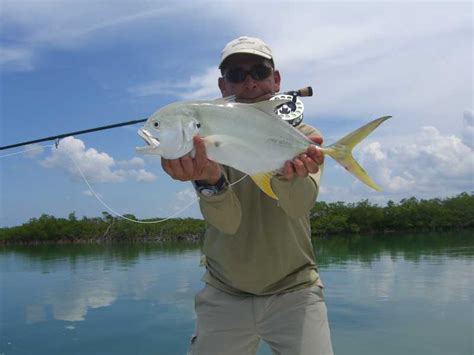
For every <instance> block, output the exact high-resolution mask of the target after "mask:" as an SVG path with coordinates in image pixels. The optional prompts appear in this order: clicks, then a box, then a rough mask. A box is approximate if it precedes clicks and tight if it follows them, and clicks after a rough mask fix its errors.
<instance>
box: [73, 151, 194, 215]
mask: <svg viewBox="0 0 474 355" xmlns="http://www.w3.org/2000/svg"><path fill="white" fill-rule="evenodd" d="M69 158H70V159H71V160H72V162H73V163H74V165H75V166H76V169H77V170H78V171H79V173H80V174H81V176H82V179H83V180H84V182H85V183H86V185H87V187H88V188H89V190H90V192H91V193H92V194H93V195H94V197H95V198H96V199H97V201H99V202H100V203H101V204H102V206H104V207H105V208H106V209H107V210H108V211H109V212H112V213H113V214H114V215H116V216H117V217H120V218H123V219H125V220H127V221H130V222H134V223H139V224H154V223H161V222H165V221H167V220H169V219H171V218H173V217H175V216H176V215H178V214H180V213H181V212H183V211H185V210H186V209H187V208H189V207H191V206H192V205H193V204H194V203H195V202H196V201H197V200H199V197H196V198H195V199H194V200H192V201H191V202H190V203H188V204H187V205H186V206H184V207H183V208H181V209H180V210H178V211H177V212H175V213H173V214H172V215H171V216H168V217H166V218H164V219H160V220H159V221H140V220H137V219H133V218H128V217H125V216H124V215H122V214H120V213H118V212H117V211H115V210H114V209H112V208H111V207H109V205H107V204H106V203H105V202H104V201H103V200H102V199H101V198H100V197H99V195H97V193H96V192H95V191H94V189H93V188H92V186H91V184H89V181H88V180H87V178H86V176H85V175H84V173H83V172H82V170H81V168H80V167H79V165H78V164H77V162H76V160H75V159H74V158H73V157H72V155H70V156H69Z"/></svg>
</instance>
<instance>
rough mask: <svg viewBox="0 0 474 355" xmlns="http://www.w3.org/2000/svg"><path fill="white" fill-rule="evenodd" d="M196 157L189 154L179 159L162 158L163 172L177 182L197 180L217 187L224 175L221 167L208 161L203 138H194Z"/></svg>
mask: <svg viewBox="0 0 474 355" xmlns="http://www.w3.org/2000/svg"><path fill="white" fill-rule="evenodd" d="M193 143H194V148H195V150H196V155H195V157H194V159H193V158H191V156H190V155H189V154H187V155H185V156H184V157H181V158H179V159H172V160H170V159H164V158H161V166H162V167H163V170H164V171H165V172H166V173H167V174H168V175H169V176H171V177H172V178H173V179H175V180H180V181H192V180H196V181H199V182H200V183H202V184H206V185H215V184H216V183H217V182H218V181H219V178H220V177H221V175H222V172H221V169H220V167H219V165H218V164H217V163H216V162H214V161H212V160H209V159H207V155H206V148H205V147H204V142H203V140H202V138H201V137H198V136H195V137H193Z"/></svg>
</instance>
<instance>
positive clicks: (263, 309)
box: [188, 285, 333, 355]
mask: <svg viewBox="0 0 474 355" xmlns="http://www.w3.org/2000/svg"><path fill="white" fill-rule="evenodd" d="M195 309H196V314H197V321H196V330H195V334H194V335H193V338H192V340H191V346H190V349H189V353H188V354H191V355H234V354H235V355H247V354H248V355H250V354H255V353H256V350H257V346H258V343H259V342H260V340H261V339H262V340H264V341H265V342H266V343H268V345H269V346H270V348H271V349H272V351H273V353H274V354H282V355H298V354H300V355H331V354H333V351H332V345H331V337H330V333H329V326H328V319H327V314H326V305H325V303H324V297H323V292H322V289H321V288H320V287H318V286H315V287H311V288H306V289H303V290H299V291H295V292H288V293H283V294H279V295H272V296H251V297H247V296H234V295H230V294H227V293H225V292H222V291H220V290H218V289H216V288H214V287H212V286H209V285H206V286H205V287H204V289H202V290H201V291H199V292H198V293H197V295H196V297H195Z"/></svg>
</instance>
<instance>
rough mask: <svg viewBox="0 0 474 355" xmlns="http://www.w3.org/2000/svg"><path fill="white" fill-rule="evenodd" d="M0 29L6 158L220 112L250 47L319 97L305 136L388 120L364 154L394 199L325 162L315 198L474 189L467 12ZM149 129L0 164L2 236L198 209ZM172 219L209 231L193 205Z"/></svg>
mask: <svg viewBox="0 0 474 355" xmlns="http://www.w3.org/2000/svg"><path fill="white" fill-rule="evenodd" d="M0 23H1V25H0V120H1V134H0V145H7V144H13V143H16V142H21V141H26V140H32V139H36V138H41V137H46V136H51V135H56V134H60V133H65V132H71V131H77V130H81V129H86V128H91V127H96V126H101V125H107V124H112V123H117V122H122V121H129V120H134V119H143V118H146V117H148V116H150V115H151V114H152V113H153V112H155V111H156V110H158V109H159V108H160V107H163V106H164V105H166V104H169V103H172V102H175V101H180V100H194V99H214V98H218V97H219V96H220V92H219V90H218V87H217V78H218V77H219V71H218V70H217V64H218V61H219V57H220V52H221V50H222V48H223V47H224V45H225V44H226V43H227V42H228V41H230V40H232V39H234V38H236V37H239V36H242V35H247V36H255V37H259V38H262V39H263V40H264V41H265V42H267V43H268V44H269V45H270V46H271V47H272V49H273V52H274V56H275V64H276V67H277V69H279V70H280V73H281V76H282V91H287V90H295V89H299V88H301V87H305V86H308V85H310V86H312V87H313V90H314V96H313V97H310V98H304V99H303V100H304V101H303V102H304V105H305V112H304V122H306V123H308V124H310V125H312V126H314V127H316V128H317V129H318V130H319V131H320V132H321V133H322V135H323V137H324V141H325V144H330V143H332V142H334V141H336V140H337V139H339V138H341V137H342V136H344V135H345V134H346V133H349V132H350V131H352V130H354V129H356V128H358V127H359V126H361V125H363V124H365V123H367V122H369V121H370V120H372V119H375V118H377V117H380V116H385V115H392V116H393V118H391V119H390V120H388V121H387V122H385V123H384V124H383V125H382V126H380V127H379V128H378V129H377V130H376V131H374V132H373V133H372V134H371V135H370V136H369V137H368V138H367V139H366V140H364V141H363V142H362V143H361V144H360V145H359V146H357V147H356V148H355V150H354V157H355V158H356V159H357V160H358V161H359V162H360V164H361V165H362V166H363V167H364V168H365V170H366V171H367V172H368V173H369V175H370V176H371V177H372V178H373V180H374V181H375V182H376V183H377V184H378V185H380V186H381V188H382V190H383V191H382V192H375V191H372V190H370V189H369V188H367V187H366V186H365V185H362V184H361V183H359V182H358V181H356V180H355V179H354V178H353V177H352V176H351V175H349V174H347V172H345V171H344V169H342V168H340V167H339V166H337V164H336V163H335V162H334V161H332V160H331V159H330V158H327V159H326V163H325V169H324V174H323V177H322V181H321V188H320V194H319V200H321V201H327V202H334V201H344V202H357V201H360V200H364V199H368V200H369V201H370V202H372V203H375V204H380V205H384V204H385V203H386V202H387V201H389V200H393V201H395V202H398V201H400V200H401V199H403V198H409V197H412V196H415V197H417V198H419V199H423V198H444V197H449V196H454V195H456V194H459V193H461V192H465V191H466V192H472V191H473V190H474V154H473V153H474V152H473V149H474V114H473V45H472V43H473V4H472V2H454V1H442V0H439V1H419V2H408V1H378V2H359V1H342V2H321V1H292V2H290V1H272V2H269V1H252V2H250V1H220V2H217V1H215V2H205V1H188V2H177V3H175V4H173V3H172V2H162V1H131V0H121V1H112V0H108V1H86V0H79V1H72V0H63V1H61V2H59V1H48V0H43V1H31V0H20V1H18V0H0ZM138 128H140V125H134V126H128V127H123V128H118V129H113V130H108V131H103V132H97V133H90V134H87V135H80V136H75V137H69V138H65V139H63V140H61V141H60V142H59V145H58V147H57V148H56V147H55V146H54V142H49V143H42V144H40V146H34V147H27V148H25V149H23V148H18V149H12V150H3V151H0V194H1V206H0V226H13V225H18V224H21V223H24V222H26V221H28V219H30V218H35V217H39V216H40V215H41V214H43V213H46V214H50V215H54V216H57V217H67V216H68V215H69V213H71V212H75V213H76V216H78V217H82V216H88V217H95V216H100V215H101V212H102V211H105V210H106V209H105V207H104V206H103V205H102V204H101V202H99V200H98V198H99V199H101V200H102V201H103V202H104V203H105V204H107V205H108V206H109V207H110V208H111V209H113V210H114V211H116V212H118V213H121V214H125V213H128V214H133V215H134V216H136V217H137V218H152V217H168V216H170V215H173V214H174V213H176V212H177V211H179V210H180V209H182V208H184V207H185V206H186V205H189V204H190V203H192V201H194V200H195V198H196V195H195V193H194V190H193V189H192V185H191V184H190V183H183V182H178V181H173V180H171V179H170V178H169V177H168V176H167V175H166V174H164V173H163V172H162V170H161V165H160V160H159V158H158V157H149V156H143V155H140V154H138V153H136V152H135V147H138V146H142V145H143V141H142V140H141V138H139V137H138V135H137V134H136V131H137V129H138ZM41 146H42V147H41ZM32 148H34V150H29V151H27V152H25V153H22V154H16V155H10V154H13V153H16V152H22V151H24V150H28V149H32ZM6 155H8V156H6ZM74 162H75V163H74ZM77 167H79V168H80V171H82V173H83V174H84V176H85V177H86V179H87V181H88V182H89V184H90V186H91V188H92V189H93V190H94V191H95V194H96V195H97V197H98V198H97V197H96V196H94V193H93V192H92V191H91V190H90V189H89V187H88V186H87V184H86V182H85V181H84V180H83V178H82V176H81V173H80V172H79V170H78V169H77ZM177 216H178V217H188V216H191V217H198V218H201V214H200V212H199V208H198V206H197V204H196V203H194V204H192V205H191V206H190V207H189V208H187V209H186V210H184V211H182V212H181V213H180V214H179V215H177Z"/></svg>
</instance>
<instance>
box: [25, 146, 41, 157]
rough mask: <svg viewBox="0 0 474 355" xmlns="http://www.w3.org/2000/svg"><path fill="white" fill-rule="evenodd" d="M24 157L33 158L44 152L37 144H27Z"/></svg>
mask: <svg viewBox="0 0 474 355" xmlns="http://www.w3.org/2000/svg"><path fill="white" fill-rule="evenodd" d="M24 152H25V153H24V155H25V157H27V158H35V157H37V156H38V155H41V154H42V153H43V152H44V147H43V146H41V145H39V144H29V145H27V146H26V147H25V148H24Z"/></svg>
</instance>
